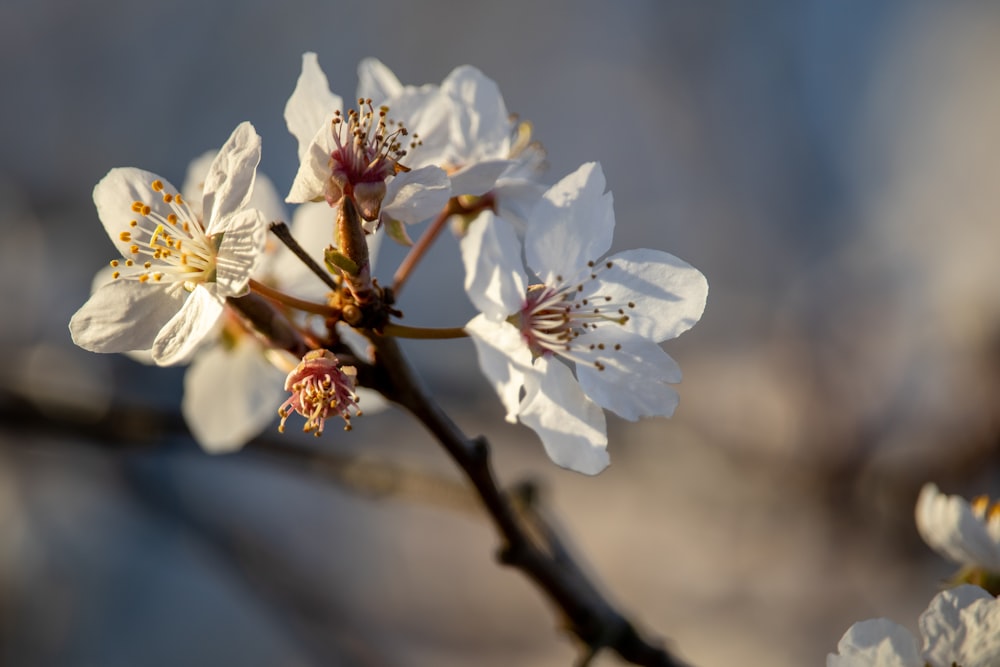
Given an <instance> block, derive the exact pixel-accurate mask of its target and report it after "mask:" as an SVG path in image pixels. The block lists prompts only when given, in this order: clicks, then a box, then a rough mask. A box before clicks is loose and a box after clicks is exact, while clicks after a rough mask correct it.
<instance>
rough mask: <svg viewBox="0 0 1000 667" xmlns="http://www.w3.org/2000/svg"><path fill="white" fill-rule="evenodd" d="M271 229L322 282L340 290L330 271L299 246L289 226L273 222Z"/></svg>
mask: <svg viewBox="0 0 1000 667" xmlns="http://www.w3.org/2000/svg"><path fill="white" fill-rule="evenodd" d="M269 229H270V230H271V233H272V234H274V235H275V236H277V237H278V238H279V239H280V240H281V242H282V243H284V244H285V246H286V247H287V248H288V249H289V250H291V251H292V252H294V253H295V256H296V257H298V258H299V259H301V260H302V263H303V264H305V265H306V266H308V267H309V270H310V271H312V272H313V273H315V274H316V275H317V276H318V277H319V279H320V280H322V281H323V282H324V283H326V285H327V287H329V288H330V289H332V290H334V291H336V290H338V289H340V286H339V285H337V283H336V282H335V281H334V279H333V276H331V275H330V273H329V272H328V271H325V270H324V269H323V267H322V266H320V265H319V264H318V263H317V262H316V260H314V259H313V258H312V257H310V256H309V253H307V252H306V251H305V249H304V248H303V247H302V246H300V245H299V242H298V241H296V240H295V237H294V236H292V232H291V230H289V229H288V225H286V224H285V223H284V222H281V221H280V220H278V221H275V222H272V223H271V225H270V227H269Z"/></svg>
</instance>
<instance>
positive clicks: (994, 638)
mask: <svg viewBox="0 0 1000 667" xmlns="http://www.w3.org/2000/svg"><path fill="white" fill-rule="evenodd" d="M920 636H921V638H922V642H923V643H922V646H921V647H920V648H919V650H918V639H917V638H915V637H914V636H913V635H912V634H910V632H909V630H907V629H906V628H904V627H902V626H900V625H897V624H896V623H894V622H892V621H890V620H888V619H885V618H880V619H873V620H869V621H861V622H859V623H855V624H854V625H852V626H851V627H850V628H849V629H848V630H847V632H846V633H844V636H843V638H841V640H840V642H839V643H838V644H837V653H836V654H830V655H828V656H827V658H826V665H827V667H925V665H926V666H929V667H996V665H998V664H1000V602H998V601H997V599H996V598H994V597H993V596H992V595H990V594H989V593H987V592H986V591H984V590H983V589H981V588H979V587H977V586H968V585H965V586H959V587H957V588H953V589H950V590H946V591H943V592H941V593H939V594H938V595H937V596H935V598H934V599H933V600H931V603H930V605H929V606H928V607H927V610H926V611H925V612H924V613H923V614H921V616H920Z"/></svg>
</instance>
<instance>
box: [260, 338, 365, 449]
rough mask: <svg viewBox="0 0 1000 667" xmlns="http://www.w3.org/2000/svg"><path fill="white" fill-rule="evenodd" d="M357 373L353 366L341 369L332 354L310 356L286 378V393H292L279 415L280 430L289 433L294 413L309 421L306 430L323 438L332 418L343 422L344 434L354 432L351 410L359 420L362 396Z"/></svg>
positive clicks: (318, 353) (279, 409) (304, 358)
mask: <svg viewBox="0 0 1000 667" xmlns="http://www.w3.org/2000/svg"><path fill="white" fill-rule="evenodd" d="M356 375H357V370H356V369H355V368H354V367H353V366H341V365H340V362H339V361H338V360H337V357H335V356H334V355H333V354H332V353H331V352H329V351H327V350H312V351H311V352H307V353H306V355H305V356H304V357H303V358H302V361H301V362H300V363H299V365H298V366H296V367H295V369H294V370H292V372H291V373H289V374H288V377H287V378H285V390H286V391H290V392H292V395H291V396H289V397H288V400H286V401H285V402H284V403H282V404H281V407H280V408H278V415H279V416H280V417H281V424H280V425H279V426H278V430H279V431H280V432H282V433H284V431H285V420H287V419H288V417H289V416H290V415H291V414H292V413H293V412H298V413H299V414H300V415H302V416H303V417H305V418H306V423H305V425H304V426H303V427H302V430H303V431H305V432H306V433H313V434H314V435H316V436H319V435H322V433H323V427H324V425H325V422H326V420H327V419H329V418H330V417H338V416H339V417H341V418H343V420H344V422H345V425H344V430H345V431H350V430H351V410H354V414H355V415H356V416H360V415H361V410H359V409H358V395H357V394H356V393H354V387H355V386H356V380H355V376H356Z"/></svg>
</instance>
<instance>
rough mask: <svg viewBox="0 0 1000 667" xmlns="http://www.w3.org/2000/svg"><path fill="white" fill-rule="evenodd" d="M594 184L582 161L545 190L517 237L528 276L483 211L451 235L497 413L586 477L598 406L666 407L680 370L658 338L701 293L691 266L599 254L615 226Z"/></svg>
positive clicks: (673, 399) (648, 412)
mask: <svg viewBox="0 0 1000 667" xmlns="http://www.w3.org/2000/svg"><path fill="white" fill-rule="evenodd" d="M604 185H605V182H604V174H603V172H602V171H601V168H600V165H598V164H596V163H590V164H585V165H583V166H582V167H580V168H579V169H578V170H577V171H576V172H574V173H573V174H570V175H569V176H567V177H566V178H564V179H563V180H562V181H560V182H559V183H557V184H556V185H554V186H553V187H552V188H550V189H549V190H548V191H547V192H546V193H545V195H544V197H543V198H542V200H541V201H540V203H539V204H538V205H537V206H536V207H535V209H534V210H533V211H532V213H531V215H530V216H529V220H528V226H527V234H526V236H525V241H524V252H525V256H526V259H527V264H528V267H529V268H530V269H531V270H532V271H533V272H534V276H535V278H534V279H529V276H528V275H527V274H526V273H525V272H524V270H523V268H522V265H521V259H520V258H521V248H520V244H519V243H518V241H517V239H516V236H515V234H514V230H513V229H512V228H511V226H510V225H509V224H507V223H506V222H504V221H503V220H502V219H500V218H497V217H495V216H493V214H492V213H489V212H487V213H486V214H484V216H483V217H482V218H480V220H478V221H477V222H476V223H474V224H473V225H472V226H471V227H470V230H469V234H468V235H467V236H466V237H465V238H464V239H463V240H462V244H461V246H462V258H463V261H464V263H465V267H466V281H465V287H466V292H467V294H468V295H469V298H470V299H471V300H472V302H473V303H474V304H475V305H476V307H477V308H478V309H479V310H480V311H481V314H480V315H478V316H476V317H475V318H473V319H472V320H471V321H470V322H469V323H468V324H467V325H466V331H467V332H468V333H469V335H470V336H471V337H472V340H473V341H474V343H475V345H476V350H477V353H478V355H479V363H480V366H481V367H482V369H483V372H484V373H485V374H486V376H487V378H488V379H489V380H490V382H491V383H492V385H493V387H494V389H495V390H496V392H497V394H498V395H499V396H500V399H501V401H502V403H503V405H504V407H505V408H506V410H507V420H508V421H510V422H514V421H516V420H518V419H519V420H520V421H521V422H523V423H524V424H526V425H528V426H529V427H531V428H532V429H534V430H535V431H536V432H537V433H538V435H539V436H540V437H541V440H542V444H543V445H544V446H545V449H546V451H547V452H548V454H549V456H550V458H551V459H552V460H553V461H554V462H556V463H557V464H559V465H561V466H564V467H567V468H571V469H573V470H577V471H580V472H584V473H588V474H596V473H597V472H600V471H601V470H602V469H603V468H604V467H605V466H606V465H607V464H608V456H607V452H606V451H605V447H606V444H607V429H606V425H605V419H604V413H603V411H602V410H601V408H606V409H609V410H611V411H612V412H615V413H616V414H618V415H620V416H621V417H624V418H625V419H630V420H635V419H638V418H639V417H645V416H654V415H662V416H670V415H671V414H672V413H673V411H674V408H675V407H676V405H677V394H676V392H675V391H674V390H673V389H672V388H671V387H670V386H669V385H670V384H671V383H676V382H679V381H680V379H681V372H680V369H679V368H678V366H677V364H676V363H675V362H674V360H673V359H671V358H670V356H668V355H667V353H666V352H664V351H663V350H662V349H661V348H660V346H659V345H658V343H659V342H661V341H664V340H668V339H670V338H674V337H676V336H678V335H680V334H681V333H683V332H684V331H686V330H687V329H689V328H690V327H692V326H693V325H694V324H695V323H696V322H697V321H698V319H699V318H700V317H701V314H702V311H703V310H704V307H705V299H706V297H707V294H708V284H707V282H706V281H705V277H704V276H703V275H702V274H701V273H700V272H699V271H698V270H697V269H695V268H693V267H691V266H690V265H688V264H687V263H685V262H683V261H682V260H680V259H678V258H676V257H674V256H673V255H669V254H667V253H665V252H660V251H657V250H647V249H640V250H630V251H625V252H622V253H618V254H616V255H612V256H610V257H608V258H606V259H603V260H601V259H600V257H601V256H602V255H603V254H604V253H605V252H606V251H607V250H608V248H609V247H610V246H611V239H612V235H613V233H614V213H613V210H612V199H611V195H610V194H605V192H604ZM573 366H575V370H576V375H575V377H574V373H573V370H571V367H573ZM522 389H523V391H524V394H523V396H522Z"/></svg>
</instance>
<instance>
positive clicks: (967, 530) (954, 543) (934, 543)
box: [915, 483, 1000, 573]
mask: <svg viewBox="0 0 1000 667" xmlns="http://www.w3.org/2000/svg"><path fill="white" fill-rule="evenodd" d="M915 514H916V520H917V530H918V531H919V532H920V536H921V537H923V538H924V541H925V542H927V544H928V545H930V547H931V548H933V549H934V550H935V551H937V552H938V553H939V554H941V555H942V556H944V557H945V558H947V559H948V560H951V561H953V562H955V563H958V564H959V565H963V566H966V567H973V568H982V569H984V570H988V571H990V572H993V573H1000V505H997V504H995V503H994V504H992V505H991V504H990V501H989V498H987V497H986V496H979V497H978V498H975V499H974V500H973V501H972V503H971V504H970V503H969V502H967V501H966V500H965V499H964V498H962V497H961V496H949V495H945V494H943V493H941V492H940V491H939V490H938V488H937V486H935V485H934V484H930V483H928V484H925V485H924V487H923V488H922V489H921V490H920V496H919V497H918V498H917V507H916V512H915Z"/></svg>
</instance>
